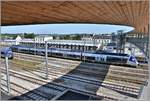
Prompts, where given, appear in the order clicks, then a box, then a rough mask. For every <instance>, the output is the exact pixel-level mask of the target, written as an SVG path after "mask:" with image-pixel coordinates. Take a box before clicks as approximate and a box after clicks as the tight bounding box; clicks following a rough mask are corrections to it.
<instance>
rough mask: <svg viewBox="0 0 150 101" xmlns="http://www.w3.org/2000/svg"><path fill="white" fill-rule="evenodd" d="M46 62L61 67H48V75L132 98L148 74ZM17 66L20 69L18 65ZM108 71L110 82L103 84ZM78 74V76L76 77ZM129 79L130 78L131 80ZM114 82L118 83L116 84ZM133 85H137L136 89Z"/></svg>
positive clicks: (61, 60) (122, 68)
mask: <svg viewBox="0 0 150 101" xmlns="http://www.w3.org/2000/svg"><path fill="white" fill-rule="evenodd" d="M19 54H20V55H21V56H20V59H22V58H23V59H28V60H29V61H32V59H33V61H39V62H40V61H42V58H40V59H39V58H37V57H39V56H35V57H34V55H27V56H28V57H27V56H26V54H25V55H23V56H22V54H21V53H19ZM31 56H32V57H31ZM48 61H49V63H50V64H57V65H60V67H61V68H58V67H57V66H54V65H50V66H49V74H50V75H53V76H57V75H62V77H61V78H63V79H67V80H73V81H79V82H84V83H88V84H93V85H97V86H103V87H106V88H109V89H112V90H116V91H120V92H123V93H130V94H133V96H138V94H139V90H140V85H143V82H144V81H145V79H146V78H147V74H148V71H147V70H145V69H141V68H128V67H123V66H122V67H121V66H112V65H111V66H108V65H104V64H102V65H101V64H96V63H88V62H85V63H81V62H79V61H73V60H65V59H59V60H57V58H53V57H52V58H51V57H48ZM58 61H59V62H58ZM14 64H15V63H14ZM17 66H18V67H20V66H19V65H17ZM77 66H78V67H77ZM70 67H71V68H70ZM76 67H77V68H76ZM73 69H74V72H71V73H68V74H66V75H64V74H63V73H62V71H65V70H66V71H67V70H68V71H71V70H73ZM108 69H109V71H110V74H111V75H109V77H108V78H107V80H110V82H109V81H105V82H104V81H103V79H101V78H102V77H104V76H106V74H104V72H106V71H107V70H108ZM32 72H37V73H40V72H41V73H44V72H43V71H40V70H33V71H32ZM79 74H80V76H78V75H79ZM89 74H91V75H92V76H95V77H97V78H98V77H99V79H93V78H88V75H89ZM112 74H113V75H112ZM122 75H124V76H125V78H124V77H122V78H121V76H122ZM127 75H128V76H127ZM118 76H119V77H118ZM89 77H90V76H89ZM129 77H131V78H132V79H131V78H129ZM133 77H136V78H144V79H143V81H141V79H139V80H138V79H136V78H134V80H135V81H132V80H133ZM37 80H38V79H37ZM111 81H114V82H113V83H112V82H111ZM116 81H119V82H118V84H117V82H116ZM139 81H140V82H139ZM126 82H127V84H126ZM130 84H131V85H130ZM132 84H133V85H132ZM134 85H138V87H137V86H134ZM67 88H68V87H67ZM72 89H74V88H72ZM76 90H77V89H76ZM85 92H87V91H85Z"/></svg>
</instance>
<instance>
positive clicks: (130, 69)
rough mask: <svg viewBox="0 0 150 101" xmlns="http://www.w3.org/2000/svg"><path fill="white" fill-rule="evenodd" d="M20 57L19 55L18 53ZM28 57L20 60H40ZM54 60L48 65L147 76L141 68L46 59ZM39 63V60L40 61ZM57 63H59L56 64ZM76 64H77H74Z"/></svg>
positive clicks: (145, 71) (32, 56) (146, 71)
mask: <svg viewBox="0 0 150 101" xmlns="http://www.w3.org/2000/svg"><path fill="white" fill-rule="evenodd" d="M20 55H21V53H20ZM29 56H30V57H27V56H26V55H25V54H23V56H22V58H24V59H30V60H32V59H33V60H35V61H36V60H40V59H38V58H36V57H37V56H34V55H29ZM51 58H52V60H54V61H49V62H50V63H57V64H58V63H59V64H61V65H64V66H66V65H68V66H77V63H78V64H79V65H80V66H81V67H82V68H84V67H86V68H88V69H89V68H90V69H91V68H92V69H101V70H102V69H103V70H105V69H107V68H109V69H111V70H120V71H126V72H130V73H133V72H134V73H139V74H148V70H143V69H142V68H141V69H140V68H129V67H124V66H113V65H104V64H96V63H88V62H85V63H83V64H82V63H81V62H79V61H74V63H72V62H71V61H72V60H65V59H59V60H58V58H53V57H48V60H51ZM40 61H41V60H40ZM58 61H59V62H58ZM76 62H77V63H76Z"/></svg>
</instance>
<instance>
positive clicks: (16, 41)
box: [1, 35, 22, 45]
mask: <svg viewBox="0 0 150 101" xmlns="http://www.w3.org/2000/svg"><path fill="white" fill-rule="evenodd" d="M21 41H22V38H21V37H20V36H19V35H18V36H17V37H16V39H4V40H1V45H18V44H19V43H20V42H21Z"/></svg>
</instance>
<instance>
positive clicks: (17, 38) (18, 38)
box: [15, 35, 22, 45]
mask: <svg viewBox="0 0 150 101" xmlns="http://www.w3.org/2000/svg"><path fill="white" fill-rule="evenodd" d="M15 41H16V45H18V44H19V43H20V42H21V41H22V38H21V37H20V36H19V35H18V36H17V37H16V39H15Z"/></svg>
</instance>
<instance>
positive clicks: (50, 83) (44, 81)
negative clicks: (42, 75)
mask: <svg viewBox="0 0 150 101" xmlns="http://www.w3.org/2000/svg"><path fill="white" fill-rule="evenodd" d="M3 70H4V69H3ZM2 72H3V71H2ZM10 72H11V73H10V74H11V76H14V77H17V78H20V79H22V80H27V81H29V82H32V83H35V84H40V85H43V83H48V84H49V85H48V87H49V86H52V85H54V86H55V87H53V88H54V89H57V90H58V88H59V89H60V88H61V90H60V91H64V90H65V89H68V88H69V89H72V90H76V91H79V92H84V93H85V94H86V93H88V94H89V95H91V94H92V96H97V95H95V93H92V92H88V91H84V90H79V89H74V88H71V87H68V86H65V85H60V84H57V83H54V82H48V81H47V80H41V79H38V78H35V77H30V76H27V75H24V74H21V73H17V72H14V71H12V70H11V71H10ZM44 86H45V85H44ZM102 97H104V98H108V99H111V100H117V99H115V98H111V97H108V96H102Z"/></svg>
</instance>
